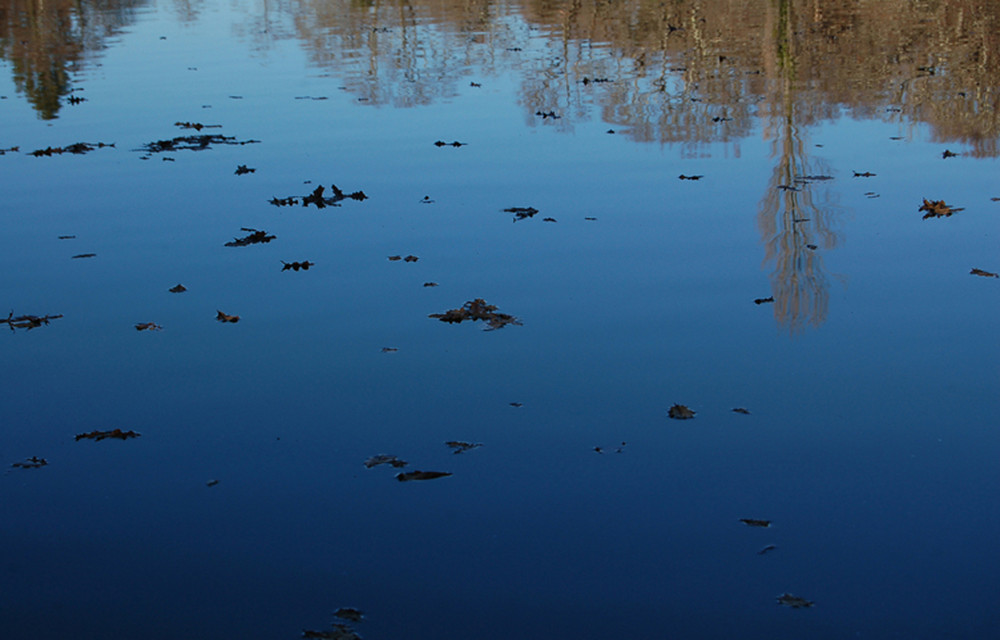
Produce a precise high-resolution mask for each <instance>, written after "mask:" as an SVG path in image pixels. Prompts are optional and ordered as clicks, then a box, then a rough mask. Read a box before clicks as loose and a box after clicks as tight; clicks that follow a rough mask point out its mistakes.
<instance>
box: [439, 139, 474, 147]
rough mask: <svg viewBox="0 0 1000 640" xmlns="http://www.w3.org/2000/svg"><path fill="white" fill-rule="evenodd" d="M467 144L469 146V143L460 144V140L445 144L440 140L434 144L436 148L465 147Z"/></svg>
mask: <svg viewBox="0 0 1000 640" xmlns="http://www.w3.org/2000/svg"><path fill="white" fill-rule="evenodd" d="M467 144H468V143H467V142H459V141H458V140H455V141H454V142H445V141H444V140H438V141H437V142H435V143H434V146H435V147H464V146H465V145H467Z"/></svg>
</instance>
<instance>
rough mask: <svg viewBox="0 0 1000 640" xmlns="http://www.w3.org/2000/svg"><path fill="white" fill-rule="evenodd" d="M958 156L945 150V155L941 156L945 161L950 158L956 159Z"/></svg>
mask: <svg viewBox="0 0 1000 640" xmlns="http://www.w3.org/2000/svg"><path fill="white" fill-rule="evenodd" d="M957 155H958V154H957V153H955V152H954V151H949V150H948V149H945V150H944V153H942V154H941V157H942V158H944V159H945V160H947V159H948V158H954V157H956V156H957Z"/></svg>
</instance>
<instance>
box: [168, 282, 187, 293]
mask: <svg viewBox="0 0 1000 640" xmlns="http://www.w3.org/2000/svg"><path fill="white" fill-rule="evenodd" d="M167 291H169V292H170V293H184V292H185V291H187V287H185V286H184V285H182V284H178V285H177V286H176V287H170V288H169V289H167Z"/></svg>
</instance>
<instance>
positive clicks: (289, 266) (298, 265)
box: [281, 260, 316, 271]
mask: <svg viewBox="0 0 1000 640" xmlns="http://www.w3.org/2000/svg"><path fill="white" fill-rule="evenodd" d="M281 264H282V265H284V266H282V267H281V270H282V271H288V270H292V271H298V270H299V269H302V270H303V271H309V267H312V266H314V265H315V264H316V263H315V262H309V261H308V260H303V261H302V262H285V261H284V260H282V261H281Z"/></svg>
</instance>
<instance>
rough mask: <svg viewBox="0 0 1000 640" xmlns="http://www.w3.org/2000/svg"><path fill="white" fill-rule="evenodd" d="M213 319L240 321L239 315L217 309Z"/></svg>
mask: <svg viewBox="0 0 1000 640" xmlns="http://www.w3.org/2000/svg"><path fill="white" fill-rule="evenodd" d="M215 319H216V320H218V321H219V322H239V321H240V317H239V316H231V315H229V314H228V313H223V312H221V311H218V310H216V315H215Z"/></svg>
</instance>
